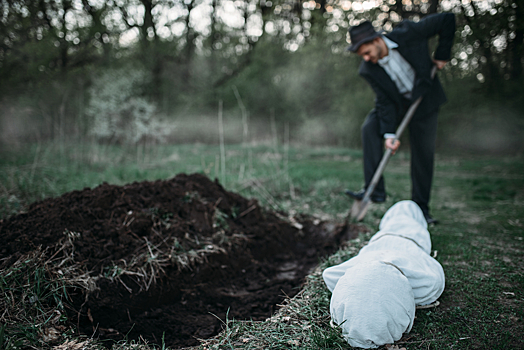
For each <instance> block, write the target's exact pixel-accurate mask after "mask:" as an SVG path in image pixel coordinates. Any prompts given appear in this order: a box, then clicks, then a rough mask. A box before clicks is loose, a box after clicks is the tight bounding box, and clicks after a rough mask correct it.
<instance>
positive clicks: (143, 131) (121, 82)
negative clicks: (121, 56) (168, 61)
mask: <svg viewBox="0 0 524 350" xmlns="http://www.w3.org/2000/svg"><path fill="white" fill-rule="evenodd" d="M146 82H147V74H146V72H145V71H143V70H140V69H128V68H120V69H110V70H107V71H105V72H104V73H103V74H101V75H99V76H98V77H96V78H95V79H94V80H93V85H92V86H91V87H90V91H89V93H90V101H89V105H88V108H87V114H88V115H89V116H90V117H92V123H91V127H90V134H91V135H92V136H94V137H95V138H96V139H98V140H100V141H114V142H118V143H127V144H129V143H137V142H141V141H146V140H147V141H154V142H163V141H164V140H165V138H166V137H167V136H168V135H169V134H170V133H172V132H173V130H174V127H175V126H174V124H172V123H170V122H169V121H166V120H164V119H162V118H160V117H159V115H158V114H157V111H156V106H155V105H154V104H153V103H151V102H150V101H148V100H147V99H145V98H144V97H142V96H141V90H142V89H141V86H143V84H144V83H146Z"/></svg>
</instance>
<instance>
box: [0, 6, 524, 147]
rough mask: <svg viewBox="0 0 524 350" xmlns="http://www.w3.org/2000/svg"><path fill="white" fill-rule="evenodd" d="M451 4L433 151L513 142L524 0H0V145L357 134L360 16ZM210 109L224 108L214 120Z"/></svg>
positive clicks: (520, 125) (353, 140)
mask: <svg viewBox="0 0 524 350" xmlns="http://www.w3.org/2000/svg"><path fill="white" fill-rule="evenodd" d="M436 12H453V13H455V14H456V20H457V30H456V40H455V44H454V47H453V51H452V55H453V58H452V59H451V61H450V64H448V65H447V66H446V67H445V69H444V70H443V71H442V72H440V73H439V75H440V78H441V80H442V82H443V84H444V85H445V89H446V91H447V94H448V99H449V102H448V103H447V104H446V105H445V106H444V107H443V109H442V111H441V116H440V124H439V138H438V142H439V149H440V150H459V149H460V150H463V151H472V152H480V153H488V152H489V153H505V154H508V153H511V154H520V153H521V152H522V151H523V150H524V142H523V141H522V137H521V135H522V130H523V129H524V112H523V111H524V99H523V96H524V83H523V82H524V79H523V66H524V57H523V53H524V52H523V46H524V0H482V1H477V0H462V1H459V0H443V1H438V0H357V1H349V0H319V1H318V2H315V1H313V0H311V1H303V0H292V1H290V0H272V1H270V0H235V1H232V0H128V1H124V0H109V1H103V0H57V1H54V0H21V1H19V0H17V1H14V0H0V39H1V40H0V144H3V145H19V144H21V143H25V142H27V141H29V142H35V141H37V142H42V141H49V140H51V141H52V140H57V139H60V140H71V141H73V142H80V141H90V142H91V141H95V142H104V143H115V144H121V145H129V146H136V145H154V144H157V143H161V142H169V143H188V142H204V143H218V142H219V134H218V133H217V128H218V123H217V114H218V115H220V116H222V115H223V124H222V125H221V127H223V128H224V132H223V133H222V136H223V137H224V138H225V142H229V143H240V142H247V141H257V140H263V139H265V138H267V137H268V136H269V137H277V138H278V139H281V140H284V139H285V140H287V141H290V142H297V143H305V144H309V145H328V146H329V145H336V146H347V147H355V148H357V147H359V146H360V125H361V124H362V121H363V120H364V118H365V116H366V114H367V113H368V112H369V110H370V109H371V108H372V107H373V98H374V96H373V93H372V91H371V89H370V88H369V87H368V86H367V84H366V83H365V81H364V80H363V79H361V78H359V77H358V74H357V70H358V65H359V63H360V58H359V57H358V56H356V55H354V54H353V55H351V54H349V53H348V52H347V51H346V47H347V46H348V39H347V31H348V28H349V27H350V26H352V25H355V24H358V23H360V22H361V21H362V20H366V19H367V20H371V21H372V22H373V24H374V25H375V27H377V28H379V27H383V28H384V29H385V30H386V31H389V30H391V29H392V28H393V27H394V26H395V25H396V24H398V23H399V22H400V21H402V20H403V19H412V20H419V19H420V18H422V17H424V16H426V15H428V14H431V13H436ZM221 120H222V119H221Z"/></svg>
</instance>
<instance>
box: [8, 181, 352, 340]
mask: <svg viewBox="0 0 524 350" xmlns="http://www.w3.org/2000/svg"><path fill="white" fill-rule="evenodd" d="M358 230H359V228H358V227H356V226H352V225H349V224H347V223H338V224H334V223H330V222H322V221H320V220H316V219H314V218H312V217H308V216H299V217H288V216H287V215H286V214H285V213H278V212H270V211H268V210H265V209H263V208H262V207H261V206H259V204H258V202H257V201H256V200H252V199H246V198H244V197H242V196H240V195H238V194H235V193H232V192H228V191H226V190H225V189H224V188H223V187H222V186H221V185H220V184H219V183H218V182H217V181H215V182H212V181H211V180H210V179H208V178H207V177H205V176H203V175H199V174H192V175H186V174H180V175H178V176H176V177H174V178H173V179H170V180H158V181H154V182H149V181H144V182H135V183H132V184H129V185H126V186H115V185H110V184H107V183H104V184H102V185H100V186H98V187H96V188H94V189H89V188H86V189H84V190H82V191H73V192H70V193H66V194H64V195H62V196H61V197H58V198H50V199H46V200H43V201H40V202H36V203H34V204H32V205H31V206H30V207H29V208H28V210H27V211H26V212H25V213H23V214H19V215H17V216H13V217H11V218H9V219H6V220H3V221H0V239H1V240H2V246H1V247H0V264H1V265H2V266H3V267H5V266H9V265H10V264H12V263H13V262H15V261H16V260H17V259H19V258H20V257H22V256H23V255H24V254H27V253H30V252H31V251H34V250H42V251H43V252H44V253H45V256H46V259H49V260H50V261H51V260H53V261H57V262H59V263H57V264H55V266H62V270H63V271H62V270H59V273H60V274H62V273H63V274H64V275H68V276H73V277H71V280H72V281H76V282H75V283H74V285H75V286H76V287H74V288H73V287H71V288H69V290H68V296H69V298H70V299H69V301H68V303H67V310H68V320H69V322H70V323H71V325H72V326H75V327H77V328H78V329H79V330H80V332H82V333H84V334H86V335H89V336H92V335H94V336H95V337H98V338H100V339H108V340H120V339H123V338H124V337H126V336H127V337H128V339H137V338H139V337H140V336H141V337H143V338H144V339H147V340H149V341H151V342H154V343H157V344H160V343H161V342H162V341H164V342H165V344H166V345H167V346H169V347H172V348H181V347H186V346H192V345H197V344H198V343H199V340H198V339H206V338H209V337H211V336H214V335H216V334H217V333H218V332H220V330H221V329H222V324H223V322H224V321H225V320H226V319H233V318H234V319H237V320H238V319H247V320H249V319H253V320H264V319H266V318H268V317H270V316H271V315H272V314H273V313H274V311H275V310H276V309H277V308H278V305H279V303H281V302H282V301H283V300H284V298H286V297H292V296H293V295H295V294H296V293H297V292H298V291H299V290H300V286H301V284H302V283H303V281H304V277H305V276H306V275H307V274H308V273H309V272H310V271H311V269H312V268H313V267H315V266H316V265H317V264H318V263H319V261H320V259H321V258H322V257H325V256H327V255H329V254H331V253H333V252H334V251H335V250H336V249H337V247H338V246H339V244H340V243H341V242H342V241H344V240H347V239H351V238H354V237H355V236H356V235H357V234H358ZM66 267H67V269H66ZM79 281H81V282H82V283H80V282H79Z"/></svg>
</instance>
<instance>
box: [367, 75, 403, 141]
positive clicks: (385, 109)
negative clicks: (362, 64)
mask: <svg viewBox="0 0 524 350" xmlns="http://www.w3.org/2000/svg"><path fill="white" fill-rule="evenodd" d="M363 77H364V79H366V81H367V82H368V83H369V85H370V86H371V88H372V89H373V92H374V93H375V109H376V112H377V116H378V120H379V123H380V124H379V125H380V134H381V135H384V134H387V133H391V134H394V133H395V132H396V128H397V123H398V119H399V110H398V108H397V106H396V104H395V103H394V102H393V100H392V99H391V98H390V97H389V96H388V95H387V94H386V92H385V91H384V90H383V89H382V88H381V87H379V85H378V84H377V83H375V81H374V80H373V79H369V78H368V77H366V76H363Z"/></svg>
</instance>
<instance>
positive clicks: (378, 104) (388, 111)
mask: <svg viewBox="0 0 524 350" xmlns="http://www.w3.org/2000/svg"><path fill="white" fill-rule="evenodd" d="M436 35H438V36H439V39H438V46H437V48H436V50H435V54H434V58H435V59H436V60H442V61H447V60H449V59H450V55H451V47H452V45H453V38H454V36H455V15H454V14H452V13H440V14H434V15H429V16H427V17H425V18H424V19H422V20H421V21H420V22H412V21H403V22H402V23H400V24H399V25H398V26H397V27H395V29H393V31H391V32H390V33H389V34H385V36H386V37H388V38H389V39H391V40H392V41H394V42H396V43H397V44H398V48H397V50H398V52H399V53H400V54H401V55H402V57H404V58H405V59H406V61H408V62H409V64H411V66H412V67H413V69H414V70H415V85H414V87H413V92H412V98H411V101H410V102H412V101H415V100H416V99H417V98H418V97H420V96H427V97H426V98H423V100H422V102H421V104H420V105H419V107H418V109H417V112H416V114H415V117H418V118H421V117H422V118H423V116H424V115H425V114H427V113H428V112H433V111H435V110H436V109H437V108H438V107H439V106H440V105H441V104H442V103H444V102H446V95H445V94H444V90H443V88H442V85H441V84H440V81H439V79H438V77H435V79H433V80H432V79H431V67H432V66H433V61H432V58H431V56H430V53H429V45H428V41H429V39H430V38H432V37H434V36H436ZM359 74H360V75H361V76H362V77H363V78H364V79H366V80H367V82H368V83H369V84H370V85H371V87H372V89H373V91H374V92H375V95H376V99H375V110H376V111H375V112H376V113H377V115H378V117H379V120H380V133H381V134H385V133H395V130H396V127H397V124H398V122H399V120H400V119H401V118H402V117H403V114H404V113H405V111H406V101H405V99H404V98H403V96H402V95H401V94H400V93H399V91H398V88H397V86H396V85H395V83H394V82H393V80H391V78H390V77H389V75H388V74H387V73H386V71H385V70H384V68H382V67H381V66H379V65H378V64H375V63H372V62H366V61H362V63H361V65H360V69H359ZM407 106H409V103H407Z"/></svg>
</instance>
